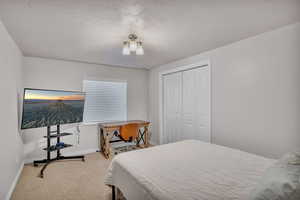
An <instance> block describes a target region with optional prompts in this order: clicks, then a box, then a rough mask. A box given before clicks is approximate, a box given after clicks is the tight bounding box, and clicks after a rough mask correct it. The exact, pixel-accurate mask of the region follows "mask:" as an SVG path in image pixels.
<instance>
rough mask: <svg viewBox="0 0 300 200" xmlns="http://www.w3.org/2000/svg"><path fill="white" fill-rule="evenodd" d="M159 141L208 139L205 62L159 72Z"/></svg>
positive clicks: (207, 98) (207, 70) (208, 117)
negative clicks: (160, 89)
mask: <svg viewBox="0 0 300 200" xmlns="http://www.w3.org/2000/svg"><path fill="white" fill-rule="evenodd" d="M162 83H163V85H162V89H163V90H162V91H163V99H162V100H163V103H162V105H163V113H162V114H163V135H162V139H163V141H162V142H163V143H170V142H176V141H180V140H185V139H197V140H202V141H206V142H210V73H209V67H208V65H205V66H201V67H194V68H192V69H188V70H181V71H176V72H172V73H167V74H163V75H162Z"/></svg>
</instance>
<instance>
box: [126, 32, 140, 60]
mask: <svg viewBox="0 0 300 200" xmlns="http://www.w3.org/2000/svg"><path fill="white" fill-rule="evenodd" d="M128 39H129V40H128V41H124V42H123V55H130V53H131V52H135V54H136V55H144V49H143V45H142V42H141V41H138V40H137V39H138V37H137V36H136V35H135V34H130V35H129V36H128Z"/></svg>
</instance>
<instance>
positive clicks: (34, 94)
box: [21, 88, 85, 129]
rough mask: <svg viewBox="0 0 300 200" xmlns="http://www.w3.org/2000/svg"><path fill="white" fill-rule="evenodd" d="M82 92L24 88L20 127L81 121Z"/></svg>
mask: <svg viewBox="0 0 300 200" xmlns="http://www.w3.org/2000/svg"><path fill="white" fill-rule="evenodd" d="M84 100H85V95H84V93H83V92H71V91H60V90H41V89H29V88H25V89H24V98H23V115H22V125H21V129H29V128H38V127H45V126H52V125H58V124H69V123H78V122H82V119H83V109H84Z"/></svg>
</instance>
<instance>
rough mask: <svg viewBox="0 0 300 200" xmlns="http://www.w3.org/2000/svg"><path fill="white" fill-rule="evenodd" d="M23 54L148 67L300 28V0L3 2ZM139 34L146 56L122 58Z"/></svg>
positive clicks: (2, 11) (1, 10)
mask: <svg viewBox="0 0 300 200" xmlns="http://www.w3.org/2000/svg"><path fill="white" fill-rule="evenodd" d="M0 16H1V19H2V21H3V22H4V24H5V25H6V27H7V29H8V31H9V32H10V34H11V35H12V37H13V38H14V40H15V41H16V42H17V44H18V45H19V47H20V48H21V50H22V51H23V53H24V55H26V56H37V57H47V58H56V59H65V60H74V61H82V62H89V63H98V64H107V65H112V66H114V65H115V66H126V67H139V68H150V67H153V66H158V65H161V64H165V63H168V62H170V61H174V60H177V59H181V58H184V57H187V56H192V55H195V54H198V53H201V52H203V51H206V50H210V49H214V48H217V47H220V46H223V45H226V44H229V43H232V42H235V41H238V40H241V39H244V38H247V37H251V36H254V35H257V34H259V33H263V32H266V31H269V30H272V29H275V28H277V27H281V26H284V25H287V24H291V23H294V22H297V21H300V0H136V1H133V0H0ZM129 33H136V34H137V35H138V36H139V37H140V38H141V39H142V41H143V43H144V49H145V55H144V56H123V55H122V51H121V50H122V41H123V40H125V39H126V38H127V36H128V34H129Z"/></svg>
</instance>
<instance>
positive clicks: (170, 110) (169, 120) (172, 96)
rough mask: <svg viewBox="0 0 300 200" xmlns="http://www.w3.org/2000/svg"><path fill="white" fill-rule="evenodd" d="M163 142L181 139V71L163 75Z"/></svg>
mask: <svg viewBox="0 0 300 200" xmlns="http://www.w3.org/2000/svg"><path fill="white" fill-rule="evenodd" d="M163 94H164V95H163V108H164V109H163V120H164V125H163V129H164V131H163V133H164V134H163V143H170V142H176V141H179V140H180V139H181V131H180V130H181V97H182V73H173V74H168V75H164V76H163Z"/></svg>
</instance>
